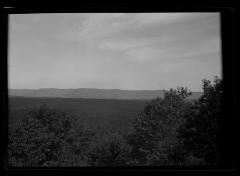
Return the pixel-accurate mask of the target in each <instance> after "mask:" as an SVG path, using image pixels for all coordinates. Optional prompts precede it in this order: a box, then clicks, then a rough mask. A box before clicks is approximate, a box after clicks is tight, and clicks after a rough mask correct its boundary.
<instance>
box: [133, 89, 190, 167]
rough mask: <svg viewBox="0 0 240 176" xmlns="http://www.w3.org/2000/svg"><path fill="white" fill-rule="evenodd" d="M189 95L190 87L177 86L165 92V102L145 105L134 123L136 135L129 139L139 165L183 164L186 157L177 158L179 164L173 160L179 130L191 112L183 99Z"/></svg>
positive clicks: (159, 99) (154, 101) (155, 101)
mask: <svg viewBox="0 0 240 176" xmlns="http://www.w3.org/2000/svg"><path fill="white" fill-rule="evenodd" d="M190 94H191V93H190V91H189V90H188V89H187V88H180V87H178V88H177V90H173V89H170V91H168V92H166V93H165V96H164V98H163V99H161V98H157V99H154V100H152V102H150V103H149V104H148V105H146V107H145V109H144V112H143V113H142V114H141V115H140V116H139V117H138V118H137V120H136V121H135V123H134V128H135V133H134V134H133V135H132V136H131V137H129V143H130V144H131V145H133V151H132V157H133V158H134V160H135V162H136V163H137V164H138V165H171V164H173V163H174V164H177V165H178V164H179V165H180V164H181V160H182V158H183V157H178V158H179V161H177V162H173V161H172V159H171V158H173V157H172V156H173V153H174V152H175V153H176V152H177V147H176V146H178V144H179V141H178V138H177V130H178V128H179V127H180V126H181V125H182V124H183V123H184V116H185V115H187V114H188V113H189V111H188V109H189V103H188V102H186V101H184V99H185V98H187V97H188V96H189V95H190ZM178 153H180V151H178ZM182 155H183V154H182ZM179 156H180V155H179ZM175 160H176V158H174V161H175Z"/></svg>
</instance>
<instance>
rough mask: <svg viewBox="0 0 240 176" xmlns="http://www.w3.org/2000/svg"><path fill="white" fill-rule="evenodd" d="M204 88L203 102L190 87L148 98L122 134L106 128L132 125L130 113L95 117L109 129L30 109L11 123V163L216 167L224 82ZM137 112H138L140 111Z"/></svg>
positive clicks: (52, 111)
mask: <svg viewBox="0 0 240 176" xmlns="http://www.w3.org/2000/svg"><path fill="white" fill-rule="evenodd" d="M203 91H204V94H203V95H202V96H201V97H200V99H199V100H196V101H190V100H189V99H188V96H189V95H191V92H190V91H189V90H188V89H187V88H184V87H177V89H170V90H169V91H167V92H166V93H165V96H164V98H156V99H153V100H152V101H150V102H148V103H147V104H146V106H145V107H144V109H143V112H142V113H140V114H139V115H138V116H137V118H136V119H135V121H134V123H133V129H134V131H133V133H131V134H130V135H129V134H128V133H120V132H119V131H120V129H119V128H115V130H113V131H111V130H110V128H108V127H109V126H108V127H107V125H109V124H110V123H112V124H115V126H116V125H118V126H123V125H124V124H125V126H126V124H127V123H130V122H129V121H130V120H129V119H130V117H129V119H128V122H127V123H126V122H125V121H126V119H124V118H123V119H122V121H121V122H120V121H118V122H119V123H116V121H114V119H111V120H109V119H108V117H107V118H106V119H104V118H100V117H98V116H96V123H98V122H99V121H100V120H105V121H104V124H105V125H106V126H105V127H106V129H105V128H104V127H102V126H98V125H92V123H91V122H92V121H88V122H85V121H83V120H80V119H84V118H88V116H86V117H84V118H81V117H75V116H72V115H69V114H67V113H65V112H63V111H61V110H58V109H53V108H50V107H48V106H46V105H43V106H41V107H40V108H39V109H37V110H33V111H31V112H30V113H29V114H28V116H27V117H26V118H25V119H23V120H22V121H19V122H17V123H10V124H9V136H8V139H9V142H8V161H9V165H10V166H19V167H21V166H31V167H32V166H35V167H39V166H41V167H52V166H57V167H66V166H100V167H102V166H113V167H116V166H166V165H167V166H169V165H174V166H182V165H215V164H217V163H218V161H219V156H220V155H219V149H218V145H219V139H220V138H219V137H220V127H219V121H220V118H221V106H222V94H223V82H222V80H221V79H219V78H217V77H216V78H215V80H214V83H213V84H211V82H210V81H208V80H203ZM109 101H110V100H109ZM113 102H114V101H112V100H111V101H110V102H108V103H109V105H110V104H111V107H114V108H113V109H115V106H118V105H120V104H121V103H119V104H117V105H114V103H113ZM124 102H125V103H126V105H124V107H125V106H129V107H128V110H129V111H131V112H135V111H136V109H135V108H132V107H131V106H130V105H135V104H136V102H128V101H124ZM99 103H100V104H102V100H101V101H100V102H98V103H96V104H95V106H96V107H97V105H98V104H99ZM115 103H116V102H115ZM129 103H130V104H129ZM132 103H133V104H132ZM95 106H94V107H95ZM138 106H139V107H141V106H142V105H141V104H138ZM102 107H104V110H103V111H104V114H105V112H106V108H107V107H108V104H105V105H101V106H100V108H102ZM122 107H123V106H122ZM139 107H138V108H139ZM138 108H137V109H138ZM79 109H81V108H79ZM82 109H84V108H82ZM90 109H91V108H90ZM110 109H111V108H110ZM120 109H121V108H120ZM98 111H99V110H98ZM98 111H96V112H98ZM121 111H122V109H121ZM111 112H112V111H111ZM111 112H109V113H110V114H111ZM94 113H95V112H94ZM121 113H122V114H124V113H126V112H121ZM132 114H133V116H134V114H135V113H132ZM81 115H82V114H81ZM97 118H98V121H97ZM131 118H133V117H131ZM107 122H108V123H107ZM113 122H114V123H113ZM96 123H95V124H96ZM122 129H128V128H125V127H122ZM118 130H119V131H118Z"/></svg>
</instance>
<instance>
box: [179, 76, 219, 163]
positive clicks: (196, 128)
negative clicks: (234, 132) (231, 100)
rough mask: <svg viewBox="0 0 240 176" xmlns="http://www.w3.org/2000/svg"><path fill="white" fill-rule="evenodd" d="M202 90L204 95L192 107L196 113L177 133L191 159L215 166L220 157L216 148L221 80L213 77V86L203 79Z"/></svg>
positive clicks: (217, 143) (217, 142)
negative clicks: (197, 159)
mask: <svg viewBox="0 0 240 176" xmlns="http://www.w3.org/2000/svg"><path fill="white" fill-rule="evenodd" d="M203 90H204V94H203V95H202V97H200V99H199V101H198V102H197V103H196V104H195V107H193V108H195V109H197V113H195V115H193V116H192V118H188V119H187V122H186V124H185V125H184V127H183V128H182V129H181V130H179V132H180V137H181V138H182V139H183V141H184V146H185V148H186V149H187V150H188V151H189V152H191V153H192V154H191V155H192V156H193V157H195V158H199V159H200V160H202V161H203V162H204V164H207V165H216V164H217V163H218V161H219V156H220V154H219V148H218V146H219V141H220V139H219V137H220V127H219V121H220V119H221V103H222V95H223V81H222V79H219V78H218V77H215V79H214V83H213V84H211V81H209V80H205V79H204V80H203ZM195 111H196V110H195ZM203 162H202V163H203Z"/></svg>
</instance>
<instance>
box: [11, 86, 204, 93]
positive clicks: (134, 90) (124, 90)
mask: <svg viewBox="0 0 240 176" xmlns="http://www.w3.org/2000/svg"><path fill="white" fill-rule="evenodd" d="M179 87H181V86H179ZM42 89H58V90H67V89H72V90H76V89H97V90H120V91H169V90H170V89H171V88H169V89H165V88H164V89H117V88H8V90H42ZM172 89H176V88H172ZM188 90H190V91H191V92H203V91H198V90H195V91H192V90H191V89H188Z"/></svg>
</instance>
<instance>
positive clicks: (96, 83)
mask: <svg viewBox="0 0 240 176" xmlns="http://www.w3.org/2000/svg"><path fill="white" fill-rule="evenodd" d="M8 74H9V77H8V81H9V88H11V89H38V88H62V89H64V88H101V89H123V90H162V89H169V88H176V87H177V86H184V87H188V88H189V89H190V90H191V91H202V80H203V79H208V80H213V78H214V76H219V77H221V74H222V70H221V37H220V14H219V13H68V14H67V13H66V14H64V13H59V14H11V15H10V16H9V46H8Z"/></svg>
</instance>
